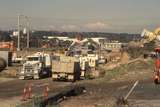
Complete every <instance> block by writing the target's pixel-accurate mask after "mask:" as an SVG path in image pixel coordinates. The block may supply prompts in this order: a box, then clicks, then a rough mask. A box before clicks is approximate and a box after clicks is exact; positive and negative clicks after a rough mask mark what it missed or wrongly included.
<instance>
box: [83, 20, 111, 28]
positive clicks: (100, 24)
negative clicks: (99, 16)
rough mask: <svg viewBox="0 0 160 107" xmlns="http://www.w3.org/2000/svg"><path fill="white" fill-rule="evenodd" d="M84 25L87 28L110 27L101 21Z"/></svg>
mask: <svg viewBox="0 0 160 107" xmlns="http://www.w3.org/2000/svg"><path fill="white" fill-rule="evenodd" d="M85 27H86V28H87V29H89V30H104V29H107V28H110V25H109V24H105V23H103V22H94V23H88V24H86V25H85Z"/></svg>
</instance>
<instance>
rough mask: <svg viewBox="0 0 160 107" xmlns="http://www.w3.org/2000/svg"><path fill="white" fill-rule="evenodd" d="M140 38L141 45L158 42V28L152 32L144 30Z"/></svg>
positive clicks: (159, 38)
mask: <svg viewBox="0 0 160 107" xmlns="http://www.w3.org/2000/svg"><path fill="white" fill-rule="evenodd" d="M141 37H143V39H142V40H141V43H142V45H143V44H145V43H149V42H151V41H154V40H157V41H160V28H157V29H156V30H155V31H154V32H150V31H148V30H146V29H144V30H143V31H142V33H141Z"/></svg>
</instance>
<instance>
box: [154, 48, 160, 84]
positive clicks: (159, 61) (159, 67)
mask: <svg viewBox="0 0 160 107" xmlns="http://www.w3.org/2000/svg"><path fill="white" fill-rule="evenodd" d="M155 53H156V60H155V71H154V72H155V77H154V83H155V84H159V83H160V82H159V81H160V48H156V49H155Z"/></svg>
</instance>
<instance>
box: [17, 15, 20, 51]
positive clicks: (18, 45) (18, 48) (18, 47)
mask: <svg viewBox="0 0 160 107" xmlns="http://www.w3.org/2000/svg"><path fill="white" fill-rule="evenodd" d="M17 51H20V15H19V14H18V44H17Z"/></svg>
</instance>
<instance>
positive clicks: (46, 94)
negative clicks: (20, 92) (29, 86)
mask: <svg viewBox="0 0 160 107" xmlns="http://www.w3.org/2000/svg"><path fill="white" fill-rule="evenodd" d="M48 92H49V87H48V85H46V86H45V89H44V94H43V96H44V98H45V99H47V97H48Z"/></svg>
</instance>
